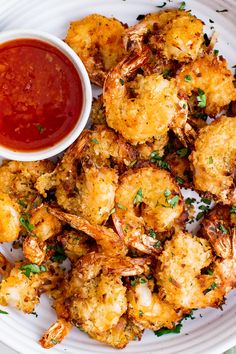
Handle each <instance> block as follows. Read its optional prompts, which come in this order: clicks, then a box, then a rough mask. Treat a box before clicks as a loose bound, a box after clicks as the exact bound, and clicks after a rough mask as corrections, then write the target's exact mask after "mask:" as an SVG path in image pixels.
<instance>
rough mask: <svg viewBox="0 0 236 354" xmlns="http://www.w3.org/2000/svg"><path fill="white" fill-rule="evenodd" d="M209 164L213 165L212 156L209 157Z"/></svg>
mask: <svg viewBox="0 0 236 354" xmlns="http://www.w3.org/2000/svg"><path fill="white" fill-rule="evenodd" d="M208 164H209V165H211V164H213V157H212V156H210V157H208Z"/></svg>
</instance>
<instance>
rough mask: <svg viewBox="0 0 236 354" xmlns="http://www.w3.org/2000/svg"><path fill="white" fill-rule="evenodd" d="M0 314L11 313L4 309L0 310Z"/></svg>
mask: <svg viewBox="0 0 236 354" xmlns="http://www.w3.org/2000/svg"><path fill="white" fill-rule="evenodd" d="M0 314H2V315H9V313H8V312H6V311H3V310H0Z"/></svg>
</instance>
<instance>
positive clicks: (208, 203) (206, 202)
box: [201, 198, 211, 205]
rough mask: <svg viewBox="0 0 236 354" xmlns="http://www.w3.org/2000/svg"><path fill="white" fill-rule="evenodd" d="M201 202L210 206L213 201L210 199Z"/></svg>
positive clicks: (203, 199)
mask: <svg viewBox="0 0 236 354" xmlns="http://www.w3.org/2000/svg"><path fill="white" fill-rule="evenodd" d="M201 201H202V202H203V203H204V204H207V205H210V204H211V200H210V199H208V198H201Z"/></svg>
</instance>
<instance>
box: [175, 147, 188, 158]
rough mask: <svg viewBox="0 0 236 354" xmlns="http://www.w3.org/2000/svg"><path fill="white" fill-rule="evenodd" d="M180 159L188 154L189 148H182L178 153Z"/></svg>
mask: <svg viewBox="0 0 236 354" xmlns="http://www.w3.org/2000/svg"><path fill="white" fill-rule="evenodd" d="M176 152H177V155H179V157H181V158H182V157H185V156H186V155H187V154H188V148H182V149H179V150H177V151H176Z"/></svg>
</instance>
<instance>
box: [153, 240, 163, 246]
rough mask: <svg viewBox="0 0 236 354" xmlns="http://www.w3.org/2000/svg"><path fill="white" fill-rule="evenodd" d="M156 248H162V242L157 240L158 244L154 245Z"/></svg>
mask: <svg viewBox="0 0 236 354" xmlns="http://www.w3.org/2000/svg"><path fill="white" fill-rule="evenodd" d="M153 247H154V248H161V241H160V240H157V242H156V243H155V244H154V245H153Z"/></svg>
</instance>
